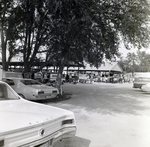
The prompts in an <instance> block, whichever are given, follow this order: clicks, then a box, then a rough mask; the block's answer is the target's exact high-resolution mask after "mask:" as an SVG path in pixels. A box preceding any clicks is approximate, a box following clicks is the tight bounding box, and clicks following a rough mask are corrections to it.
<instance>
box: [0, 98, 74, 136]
mask: <svg viewBox="0 0 150 147" xmlns="http://www.w3.org/2000/svg"><path fill="white" fill-rule="evenodd" d="M72 114H73V113H72V112H70V111H68V110H64V109H60V108H56V107H51V106H47V105H44V104H38V103H34V102H30V101H26V100H22V99H21V100H8V101H7V100H5V101H0V133H3V132H5V133H6V132H10V131H13V130H16V129H22V128H27V127H33V126H34V125H38V124H43V123H44V122H48V121H52V120H55V119H58V118H61V117H66V116H70V115H71V116H72Z"/></svg>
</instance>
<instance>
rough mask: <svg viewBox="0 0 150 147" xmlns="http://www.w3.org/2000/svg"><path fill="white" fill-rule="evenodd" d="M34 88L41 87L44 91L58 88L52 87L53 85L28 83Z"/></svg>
mask: <svg viewBox="0 0 150 147" xmlns="http://www.w3.org/2000/svg"><path fill="white" fill-rule="evenodd" d="M28 86H30V87H32V88H35V89H39V90H43V91H48V90H50V89H51V90H56V88H55V87H52V86H46V85H28Z"/></svg>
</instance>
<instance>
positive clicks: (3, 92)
mask: <svg viewBox="0 0 150 147" xmlns="http://www.w3.org/2000/svg"><path fill="white" fill-rule="evenodd" d="M16 99H19V96H17V95H15V93H14V92H13V91H12V90H11V88H9V87H8V86H7V85H6V84H0V101H1V100H16Z"/></svg>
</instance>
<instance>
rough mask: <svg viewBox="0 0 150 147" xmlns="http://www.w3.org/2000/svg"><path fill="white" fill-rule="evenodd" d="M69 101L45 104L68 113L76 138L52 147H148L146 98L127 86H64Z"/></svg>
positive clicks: (149, 126)
mask: <svg viewBox="0 0 150 147" xmlns="http://www.w3.org/2000/svg"><path fill="white" fill-rule="evenodd" d="M63 91H64V93H65V94H67V95H68V97H69V99H66V100H64V101H56V102H53V101H49V102H46V103H45V104H48V105H52V106H56V107H60V108H64V109H68V110H71V111H73V112H74V113H75V117H76V122H77V134H76V137H74V138H71V139H65V140H63V141H61V142H58V143H56V144H55V145H54V147H150V139H149V138H150V95H149V94H146V93H142V92H141V91H140V89H133V88H132V84H131V83H124V84H111V83H93V84H80V83H79V84H70V83H69V84H68V83H66V84H64V86H63Z"/></svg>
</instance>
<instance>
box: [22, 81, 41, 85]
mask: <svg viewBox="0 0 150 147" xmlns="http://www.w3.org/2000/svg"><path fill="white" fill-rule="evenodd" d="M21 82H22V83H23V84H25V85H41V83H40V82H37V81H35V80H21Z"/></svg>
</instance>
